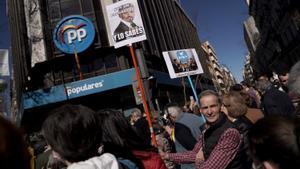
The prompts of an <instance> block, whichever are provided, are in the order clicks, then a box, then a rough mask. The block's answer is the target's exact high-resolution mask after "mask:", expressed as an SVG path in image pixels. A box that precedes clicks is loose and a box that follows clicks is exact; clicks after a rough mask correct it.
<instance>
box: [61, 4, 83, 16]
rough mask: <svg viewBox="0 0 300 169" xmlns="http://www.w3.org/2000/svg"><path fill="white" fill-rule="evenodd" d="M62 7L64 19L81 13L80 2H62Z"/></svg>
mask: <svg viewBox="0 0 300 169" xmlns="http://www.w3.org/2000/svg"><path fill="white" fill-rule="evenodd" d="M60 5H61V14H62V17H66V16H69V15H76V14H80V13H81V12H80V3H79V1H78V0H75V1H74V0H61V1H60Z"/></svg>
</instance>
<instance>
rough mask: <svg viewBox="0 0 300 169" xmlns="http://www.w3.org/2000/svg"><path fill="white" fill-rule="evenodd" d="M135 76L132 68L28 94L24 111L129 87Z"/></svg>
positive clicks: (24, 98)
mask: <svg viewBox="0 0 300 169" xmlns="http://www.w3.org/2000/svg"><path fill="white" fill-rule="evenodd" d="M134 75H135V73H134V69H133V68H132V69H126V70H123V71H119V72H114V73H110V74H106V75H102V76H96V77H92V78H89V79H84V80H80V81H75V82H72V83H66V84H65V85H57V86H54V87H51V88H48V89H39V90H36V91H32V92H27V93H24V94H23V104H24V109H30V108H34V107H38V106H42V105H47V104H50V103H56V102H61V101H65V100H69V99H73V98H78V97H82V96H87V95H90V94H95V93H100V92H103V91H107V90H111V89H116V88H119V87H124V86H128V85H131V83H132V80H131V77H132V76H134Z"/></svg>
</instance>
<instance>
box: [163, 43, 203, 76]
mask: <svg viewBox="0 0 300 169" xmlns="http://www.w3.org/2000/svg"><path fill="white" fill-rule="evenodd" d="M163 56H164V59H165V62H166V64H167V67H168V71H169V74H170V77H171V78H172V79H173V78H178V77H184V76H190V75H195V74H200V73H203V69H202V66H201V63H200V61H199V57H198V55H197V52H196V50H195V49H181V50H172V51H167V52H163Z"/></svg>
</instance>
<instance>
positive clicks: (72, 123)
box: [0, 62, 300, 169]
mask: <svg viewBox="0 0 300 169" xmlns="http://www.w3.org/2000/svg"><path fill="white" fill-rule="evenodd" d="M299 73H300V62H299V63H297V64H295V65H294V66H293V68H292V69H291V71H290V72H289V73H287V74H285V76H284V77H283V76H282V77H280V80H279V82H280V83H281V84H280V85H278V84H276V85H274V84H273V83H272V82H271V81H270V80H269V79H268V78H267V77H264V76H262V77H260V78H258V79H257V83H256V85H255V86H251V85H249V84H247V83H245V82H242V83H241V84H236V85H234V86H232V87H231V88H230V91H228V92H227V93H224V94H222V95H219V94H218V93H217V92H215V91H213V90H205V91H202V92H201V93H200V95H199V103H196V102H195V101H194V100H191V102H190V104H188V105H187V104H185V105H182V106H180V105H178V104H176V103H169V104H167V105H165V108H164V110H163V112H161V113H156V114H155V113H154V114H152V120H153V128H154V131H153V132H154V133H155V135H156V140H157V144H153V143H152V142H151V132H150V130H149V127H148V122H147V120H146V118H145V117H144V116H143V113H142V112H141V111H140V110H138V109H135V110H134V111H132V113H131V116H130V118H127V117H125V116H124V114H123V113H122V112H121V111H117V110H114V109H102V110H97V111H94V110H92V109H90V108H88V107H86V106H83V105H72V104H65V105H63V106H60V107H58V108H56V109H54V110H52V112H51V113H50V115H49V116H48V117H47V119H46V120H45V121H44V123H43V125H42V126H41V131H40V132H39V133H38V134H36V133H35V134H34V135H33V136H32V135H25V133H24V132H22V131H21V130H20V129H19V128H17V127H16V126H15V125H14V124H12V123H11V122H9V121H8V120H6V119H4V118H3V117H0V160H1V168H3V169H64V168H66V169H119V168H121V169H179V168H181V169H192V168H196V169H297V168H300V119H299V115H300V112H299V100H300V99H299V98H300V76H299ZM201 116H204V117H205V118H202V117H201Z"/></svg>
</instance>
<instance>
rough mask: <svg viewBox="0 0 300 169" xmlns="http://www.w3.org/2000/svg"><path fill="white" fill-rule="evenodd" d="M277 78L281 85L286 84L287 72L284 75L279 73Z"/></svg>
mask: <svg viewBox="0 0 300 169" xmlns="http://www.w3.org/2000/svg"><path fill="white" fill-rule="evenodd" d="M278 78H279V81H280V83H281V84H282V85H284V86H287V82H288V79H289V74H288V73H287V74H285V75H279V76H278Z"/></svg>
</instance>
